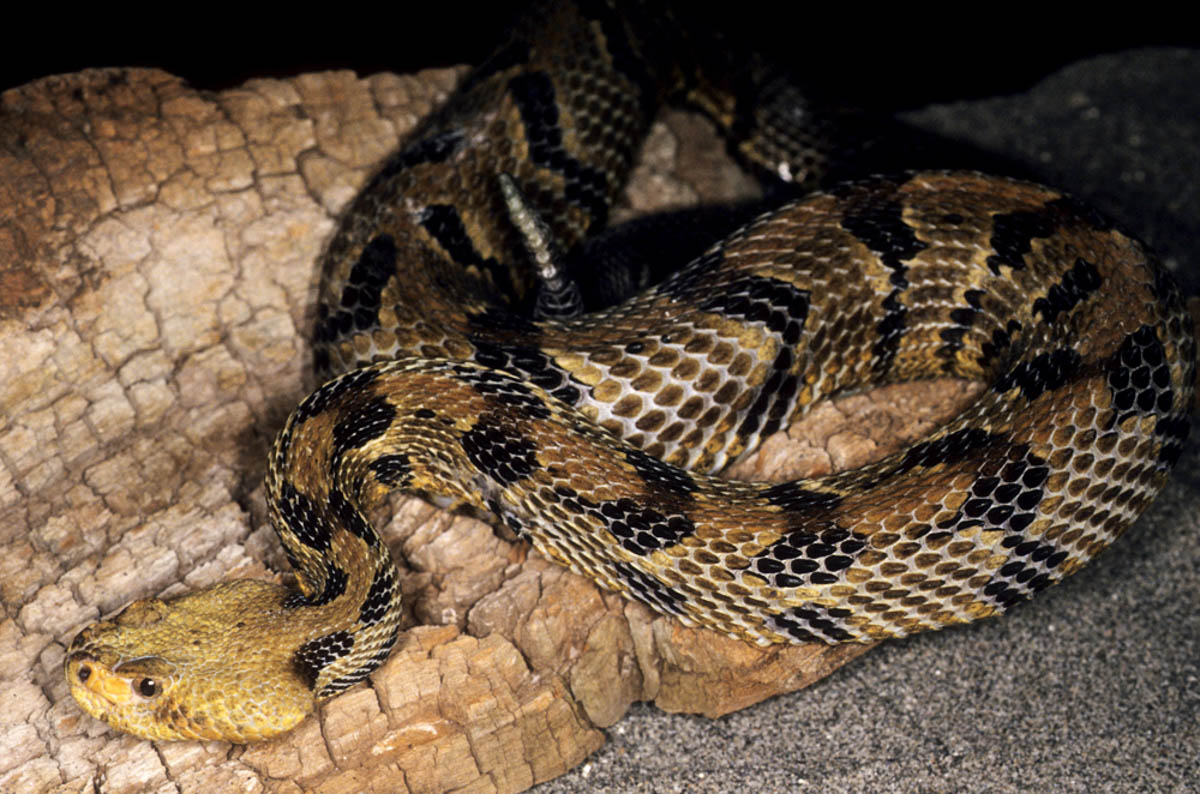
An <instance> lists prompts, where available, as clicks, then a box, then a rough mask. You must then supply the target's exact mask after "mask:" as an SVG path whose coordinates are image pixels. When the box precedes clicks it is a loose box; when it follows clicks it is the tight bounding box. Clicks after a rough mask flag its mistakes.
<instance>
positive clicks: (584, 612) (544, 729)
mask: <svg viewBox="0 0 1200 794" xmlns="http://www.w3.org/2000/svg"><path fill="white" fill-rule="evenodd" d="M459 74H460V73H459V72H456V71H453V70H443V71H432V72H425V73H421V74H419V75H416V76H411V77H396V76H392V75H377V76H374V77H371V78H367V79H358V78H357V77H356V76H355V75H353V74H351V73H346V72H337V73H325V74H313V75H304V76H301V77H296V78H293V79H290V80H256V81H251V82H249V83H247V84H246V85H245V86H243V87H241V88H237V89H233V90H229V91H225V92H222V93H220V94H201V93H197V92H195V91H192V90H191V89H189V88H188V87H187V86H186V85H184V84H183V83H181V82H180V81H179V80H177V79H176V78H174V77H172V76H170V75H167V74H164V73H162V72H157V71H136V70H135V71H90V72H83V73H79V74H75V75H68V76H65V77H57V78H49V79H46V80H42V81H38V82H36V83H33V84H30V85H28V86H25V87H23V88H19V89H16V90H13V91H9V92H7V93H6V94H4V95H3V97H2V98H0V144H2V145H0V544H2V550H0V597H2V599H3V605H4V614H3V616H0V617H2V622H0V703H2V704H3V706H4V708H3V709H0V791H5V792H7V791H47V790H56V789H58V788H60V787H62V788H64V789H66V790H88V791H91V790H93V786H94V785H97V786H99V789H100V790H103V791H110V792H125V791H131V792H132V791H172V792H173V791H177V790H184V791H216V790H227V789H232V788H234V787H236V788H237V789H238V790H243V791H256V790H279V791H300V790H320V791H330V792H340V791H404V790H409V791H443V790H448V789H456V790H458V789H461V790H468V791H492V790H499V791H517V790H521V789H524V788H526V787H528V786H530V785H532V784H534V783H536V782H539V781H542V780H546V779H549V778H551V777H554V776H555V775H558V774H560V773H561V772H563V771H565V770H566V769H569V768H571V767H572V766H574V765H576V764H578V763H580V762H581V761H582V760H583V759H584V758H585V757H586V756H587V755H588V753H590V752H592V751H593V750H595V749H596V748H597V747H599V746H600V745H601V744H602V743H603V741H604V737H603V733H602V731H601V730H600V729H602V728H604V727H607V726H609V725H612V724H613V723H615V722H616V721H617V720H619V719H620V718H621V716H622V714H623V713H624V712H625V710H626V708H627V707H628V706H629V705H630V703H632V702H634V701H637V700H653V701H654V702H656V703H658V704H659V705H660V706H661V707H662V708H664V709H668V710H673V711H688V712H696V713H702V714H706V715H710V716H716V715H720V714H724V713H728V712H730V711H733V710H736V709H739V708H743V707H745V706H747V705H750V704H752V703H755V702H758V701H760V700H762V699H764V698H767V697H770V696H771V695H773V694H776V693H779V692H786V691H790V690H793V689H797V688H800V687H802V686H805V685H807V684H809V683H811V682H813V681H815V680H817V679H818V678H820V677H822V676H824V675H826V674H828V673H829V672H830V671H832V670H833V669H835V668H836V667H838V666H839V665H841V664H843V663H844V662H846V661H848V660H849V659H851V658H853V657H854V656H856V655H858V654H860V653H862V652H863V651H864V650H865V648H864V647H862V646H849V647H842V648H835V649H830V648H826V647H824V646H816V647H814V646H808V647H795V648H784V649H771V650H758V649H755V648H751V647H748V646H746V645H744V644H742V643H739V642H735V641H732V640H728V639H726V638H724V637H721V636H717V635H715V634H712V633H710V632H704V631H694V630H689V629H686V628H684V627H682V626H680V625H679V624H678V623H677V622H674V621H671V620H666V619H661V618H655V617H654V616H653V615H652V614H651V613H650V612H649V611H648V610H646V609H644V608H642V607H641V606H638V605H634V604H631V603H628V602H625V601H624V600H622V599H621V598H619V597H617V596H614V595H612V594H610V593H604V592H601V591H599V590H598V589H597V588H596V587H594V586H593V585H592V584H591V583H590V582H588V581H585V580H582V579H580V578H578V577H575V576H573V575H570V574H568V573H566V572H564V571H563V570H561V569H559V568H557V567H555V566H553V565H550V564H548V563H547V562H545V561H544V560H543V559H541V558H540V557H539V556H538V555H536V554H533V553H531V552H529V551H528V549H527V548H526V547H525V546H523V545H521V544H514V543H510V542H509V541H508V540H505V539H502V538H500V537H498V536H497V535H496V533H495V532H493V530H492V529H491V528H489V527H488V526H486V525H484V524H482V523H480V522H478V521H474V520H471V519H468V518H465V517H455V516H451V515H447V514H444V513H442V512H439V511H437V510H435V509H433V508H431V507H429V506H428V505H426V504H424V503H422V502H419V501H416V500H410V499H399V498H398V499H396V500H395V501H394V504H393V507H394V511H393V512H394V518H393V519H392V520H391V521H390V523H389V524H388V525H387V527H386V536H387V538H388V540H389V542H390V543H391V544H392V546H393V548H394V549H396V550H397V551H398V552H399V554H400V556H401V557H403V558H405V559H406V560H408V565H409V566H410V569H411V570H410V572H409V573H408V574H407V575H406V577H405V579H404V587H405V590H406V593H407V594H408V596H409V599H410V602H411V603H412V605H413V606H412V609H413V617H414V625H415V628H413V629H412V631H410V632H409V633H407V634H406V635H404V636H403V638H402V639H401V641H400V644H399V647H398V648H397V650H396V651H395V653H394V654H393V655H392V657H391V659H390V661H388V662H387V664H386V665H385V666H384V667H383V668H382V669H381V670H380V671H379V672H377V673H376V674H375V675H374V676H373V677H372V680H371V682H370V684H369V685H364V686H359V687H357V688H355V689H353V690H351V691H349V692H347V693H345V694H344V695H342V696H340V697H338V698H336V699H335V700H333V701H331V702H329V703H327V704H325V705H324V706H322V708H321V709H320V713H319V715H318V717H317V718H313V719H310V720H308V721H306V722H305V723H304V724H303V725H302V726H301V727H300V728H299V729H298V730H296V731H295V732H294V733H292V734H290V735H288V736H286V737H283V738H281V739H279V740H276V741H274V742H271V743H267V744H264V745H259V746H254V747H249V748H243V747H234V746H230V745H228V744H224V743H219V742H215V743H208V744H200V743H181V744H159V745H154V744H151V743H148V742H143V741H139V740H135V739H132V738H129V737H126V736H121V735H117V734H114V733H112V732H111V731H109V730H108V729H107V728H106V727H105V726H104V725H102V724H101V723H99V722H96V721H94V720H92V719H91V718H89V717H86V716H84V715H83V714H82V713H81V712H80V711H79V710H78V709H77V708H76V706H75V704H74V702H73V701H72V700H71V698H70V696H69V694H68V692H67V687H66V684H65V682H64V681H63V680H62V673H61V664H62V657H63V652H64V647H65V644H66V643H67V642H68V641H69V640H70V638H71V636H73V634H74V632H75V631H77V630H78V628H79V627H80V626H81V625H83V624H84V623H86V622H88V621H90V620H93V619H95V618H96V617H98V616H100V615H101V614H105V613H108V612H110V611H112V610H114V609H116V608H118V607H120V606H122V605H123V604H124V603H126V602H127V601H129V600H131V599H133V598H136V597H142V596H147V595H152V594H162V593H166V594H171V593H175V592H178V591H182V590H184V589H188V588H193V587H197V586H203V585H207V584H210V583H213V582H216V581H219V580H223V579H226V578H230V577H234V576H271V575H273V574H272V573H271V571H272V570H274V571H280V570H285V569H286V564H285V563H284V559H283V554H282V552H281V550H280V549H279V547H278V543H277V541H276V540H275V538H274V535H273V533H272V532H271V530H270V529H269V527H267V526H266V524H265V521H264V509H263V499H262V488H261V479H262V475H263V471H264V465H265V458H266V451H267V448H268V445H269V443H270V440H271V438H272V436H273V434H274V432H275V431H276V430H277V429H278V428H279V427H280V425H281V424H282V422H283V419H284V418H285V417H286V415H287V413H288V412H289V411H290V409H291V408H292V407H293V406H294V405H295V404H296V403H297V402H298V401H299V400H300V399H301V398H302V397H303V395H304V394H305V393H306V392H307V391H308V389H309V388H311V387H312V385H313V384H312V383H311V381H310V375H309V374H308V372H307V362H308V361H309V350H308V347H307V342H306V333H307V329H308V328H309V327H310V316H309V311H310V308H311V307H312V305H313V300H314V294H315V284H316V277H317V273H316V262H317V258H318V255H319V253H320V251H321V248H322V246H323V245H324V243H325V241H326V240H327V239H328V237H329V235H330V234H331V232H332V230H333V228H334V219H335V217H336V214H337V212H338V211H339V210H340V209H341V208H342V207H343V206H344V205H345V203H346V202H347V201H348V200H349V199H350V197H351V196H352V195H353V194H354V192H355V190H356V189H357V188H358V187H359V185H360V184H361V183H362V182H363V180H364V179H365V178H366V176H367V175H368V174H369V173H370V171H371V169H372V167H373V166H374V165H375V164H376V163H377V162H378V161H379V160H380V158H382V157H383V156H384V155H385V154H386V153H387V152H388V151H390V150H391V149H393V148H394V147H395V146H396V145H397V143H398V141H399V140H400V138H401V137H402V136H403V135H404V134H405V133H406V132H407V131H408V130H409V129H411V127H412V126H413V124H414V123H415V122H416V120H417V119H418V118H420V117H421V116H422V115H423V114H425V113H426V112H427V111H428V110H429V109H430V108H431V107H432V106H433V105H434V104H435V103H436V102H437V101H438V100H439V99H440V98H442V97H443V96H445V94H446V93H447V92H448V91H449V90H450V89H451V87H452V86H453V84H454V82H455V80H456V78H457V76H458V75H459ZM750 190H753V186H752V185H751V184H750V182H749V181H748V180H747V179H746V177H744V176H743V175H742V174H741V173H740V172H739V171H738V170H737V169H736V168H735V167H734V166H733V165H732V164H731V163H730V162H729V161H728V159H727V158H726V157H725V156H724V155H723V154H722V147H721V144H720V143H719V142H718V141H717V140H716V138H715V136H714V134H713V132H712V131H711V129H710V128H709V127H708V126H707V125H706V123H705V122H703V121H702V120H699V119H697V118H695V117H692V116H688V115H682V114H669V115H668V118H667V120H666V123H664V124H659V125H658V126H656V128H655V131H654V133H653V135H652V136H651V139H650V141H649V142H648V145H647V148H646V152H645V155H644V158H643V164H642V165H641V166H640V167H639V169H638V173H637V175H636V177H635V180H634V183H633V186H632V187H631V190H630V197H629V200H628V205H629V206H628V207H626V208H624V209H623V210H622V211H623V212H624V213H625V214H626V215H628V214H629V213H631V212H637V211H641V210H646V209H652V208H657V207H663V206H671V205H674V206H679V205H686V204H690V203H694V202H696V201H697V200H700V199H705V200H718V201H719V200H727V199H729V198H732V197H735V196H739V195H744V194H745V193H746V192H748V191H750ZM965 389H966V387H964V386H962V385H960V384H953V383H950V384H935V385H928V384H926V385H913V386H903V387H892V388H891V389H890V390H888V391H887V392H886V393H885V394H880V393H875V394H870V395H860V396H854V397H849V398H845V399H842V400H839V401H837V402H835V403H832V404H828V405H824V406H821V407H819V408H818V409H817V410H816V411H815V412H814V414H813V415H812V416H811V417H809V418H808V419H807V420H806V421H805V422H803V423H799V424H797V426H795V427H793V428H792V430H791V437H792V438H791V441H789V440H788V439H787V438H785V437H783V435H782V434H781V435H780V437H778V438H776V439H772V440H770V441H769V442H768V443H767V444H766V445H765V448H764V450H763V453H762V455H760V456H759V461H758V463H751V464H749V465H748V466H747V467H745V468H744V469H743V470H742V474H743V476H756V477H758V476H763V475H764V474H765V473H766V472H767V471H768V470H775V471H776V476H781V477H792V476H798V475H802V474H812V473H822V472H826V471H830V470H832V469H840V468H846V467H850V466H854V465H858V464H859V463H861V462H863V461H864V460H867V459H869V458H871V457H876V456H878V455H881V454H883V453H885V452H886V451H888V450H889V449H894V448H895V446H896V445H897V444H898V443H899V441H898V439H902V438H912V437H914V436H916V435H919V434H920V433H922V432H924V431H926V430H928V429H929V428H930V427H932V426H933V424H934V423H935V422H936V421H937V420H938V416H939V415H945V413H946V412H947V411H951V410H953V408H952V406H953V405H954V404H959V403H961V402H962V401H963V400H964V399H966V397H965V394H966V393H967V392H966V391H964V390H965Z"/></svg>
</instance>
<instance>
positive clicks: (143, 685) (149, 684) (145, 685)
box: [135, 678, 161, 698]
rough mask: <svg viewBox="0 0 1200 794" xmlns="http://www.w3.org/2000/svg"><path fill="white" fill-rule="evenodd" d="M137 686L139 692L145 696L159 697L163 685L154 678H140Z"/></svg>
mask: <svg viewBox="0 0 1200 794" xmlns="http://www.w3.org/2000/svg"><path fill="white" fill-rule="evenodd" d="M135 686H136V687H137V691H138V693H139V694H141V696H142V697H144V698H152V697H157V696H158V693H159V692H160V691H161V687H159V685H158V682H157V681H155V680H154V679H153V678H142V679H139V680H138V682H137V684H135Z"/></svg>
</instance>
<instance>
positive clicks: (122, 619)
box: [64, 580, 313, 742]
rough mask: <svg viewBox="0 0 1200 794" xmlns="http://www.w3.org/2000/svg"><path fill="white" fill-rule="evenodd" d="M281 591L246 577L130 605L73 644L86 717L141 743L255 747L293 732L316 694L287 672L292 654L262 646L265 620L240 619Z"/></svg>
mask: <svg viewBox="0 0 1200 794" xmlns="http://www.w3.org/2000/svg"><path fill="white" fill-rule="evenodd" d="M281 589H282V588H280V587H279V586H278V585H274V584H271V583H267V582H258V581H252V580H241V581H237V582H228V583H225V584H221V585H218V586H216V587H214V588H210V589H208V590H201V591H198V592H195V593H189V594H187V595H184V596H181V597H179V598H175V599H171V600H160V599H157V598H149V599H143V600H140V601H134V602H133V603H131V604H130V605H129V606H127V607H126V608H125V609H124V610H122V611H121V612H120V613H119V614H118V615H116V616H115V617H113V618H111V619H109V620H101V621H98V622H96V623H93V624H91V625H90V626H87V627H86V628H84V629H83V630H82V631H81V632H79V634H78V635H76V637H75V638H74V639H73V640H72V641H71V644H70V646H69V647H68V649H67V655H66V660H65V662H64V671H65V674H66V678H67V683H68V685H69V686H70V688H71V694H72V695H73V696H74V698H75V700H76V701H77V702H78V703H79V705H80V706H81V707H82V708H83V710H84V711H86V712H87V713H88V714H90V715H92V716H93V717H95V718H97V719H99V720H103V721H104V722H105V723H107V724H108V725H109V726H111V727H113V728H116V729H118V730H121V731H125V732H126V733H131V734H133V735H135V736H140V737H142V738H144V739H162V740H177V739H224V740H228V741H233V742H250V741H258V740H262V739H267V738H270V737H271V736H275V735H277V734H279V733H283V732H284V731H287V730H290V729H291V728H292V727H294V726H295V725H296V724H297V723H298V722H300V720H302V719H303V718H304V717H305V716H306V715H307V714H308V713H309V712H310V711H312V708H313V695H312V691H311V689H310V688H309V687H308V686H307V685H306V684H305V682H304V681H303V680H302V677H301V676H298V675H296V674H294V673H290V670H289V668H288V665H289V661H290V657H289V656H288V655H287V653H286V650H285V649H282V648H281V647H280V646H279V644H277V643H272V642H269V641H264V637H267V636H270V632H269V631H268V630H267V627H266V626H264V625H263V622H262V618H260V619H258V620H253V621H250V620H247V619H244V618H243V616H245V615H247V614H249V613H251V612H253V611H255V610H257V611H258V612H259V613H260V614H261V613H262V612H263V611H264V610H265V611H266V613H267V614H270V613H271V612H272V609H271V607H272V605H273V604H276V603H278V602H279V600H280V590H281ZM273 628H274V629H275V630H276V631H278V630H279V624H276V625H275V626H274V627H273ZM245 654H248V656H247V655H245ZM233 660H238V661H233ZM281 682H282V683H281Z"/></svg>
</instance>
